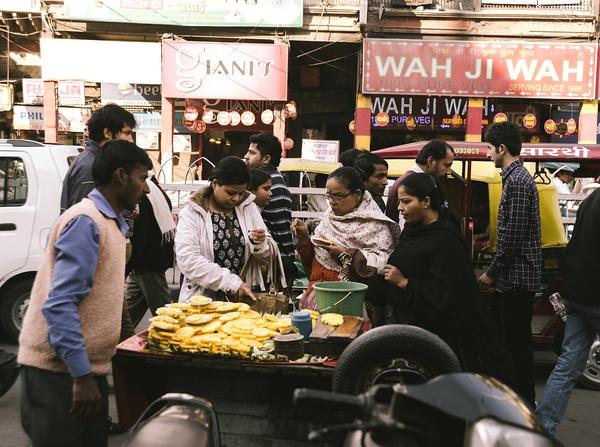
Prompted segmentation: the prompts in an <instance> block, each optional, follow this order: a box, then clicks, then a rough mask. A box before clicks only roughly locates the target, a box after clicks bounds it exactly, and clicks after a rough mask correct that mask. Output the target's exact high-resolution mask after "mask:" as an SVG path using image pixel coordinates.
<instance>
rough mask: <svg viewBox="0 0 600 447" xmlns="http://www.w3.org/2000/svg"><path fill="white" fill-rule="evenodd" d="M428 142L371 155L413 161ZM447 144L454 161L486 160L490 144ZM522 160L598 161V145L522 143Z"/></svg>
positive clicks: (599, 156)
mask: <svg viewBox="0 0 600 447" xmlns="http://www.w3.org/2000/svg"><path fill="white" fill-rule="evenodd" d="M427 143H428V141H417V142H415V143H409V144H401V145H399V146H392V147H388V148H385V149H380V150H378V151H374V153H375V154H377V155H379V156H380V157H383V158H400V159H415V158H416V156H417V154H418V153H419V151H420V150H421V149H422V148H423V146H425V144H427ZM448 143H449V144H450V145H451V146H452V147H453V148H454V152H455V158H456V159H457V160H488V157H487V154H488V150H489V149H492V145H491V144H489V143H484V142H481V143H470V142H465V141H448ZM521 159H522V160H523V161H575V160H600V144H572V143H565V144H561V143H546V144H544V143H542V144H528V143H524V144H523V149H522V150H521Z"/></svg>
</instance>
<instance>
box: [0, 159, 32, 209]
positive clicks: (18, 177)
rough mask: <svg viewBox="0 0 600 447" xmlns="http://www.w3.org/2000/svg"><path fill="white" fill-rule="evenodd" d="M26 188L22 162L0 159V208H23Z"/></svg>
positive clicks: (26, 183) (25, 176)
mask: <svg viewBox="0 0 600 447" xmlns="http://www.w3.org/2000/svg"><path fill="white" fill-rule="evenodd" d="M27 187H28V182H27V173H26V172H25V164H24V163H23V160H22V159H20V158H13V157H0V206H23V205H24V204H25V202H26V201H27Z"/></svg>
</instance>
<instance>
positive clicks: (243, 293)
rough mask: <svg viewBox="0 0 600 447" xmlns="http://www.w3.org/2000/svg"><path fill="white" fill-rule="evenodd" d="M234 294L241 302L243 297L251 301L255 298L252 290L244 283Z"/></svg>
mask: <svg viewBox="0 0 600 447" xmlns="http://www.w3.org/2000/svg"><path fill="white" fill-rule="evenodd" d="M235 294H236V296H237V298H238V300H239V301H241V300H242V298H244V297H248V298H250V299H251V300H252V301H256V297H255V296H254V293H252V288H251V287H250V286H249V285H248V284H246V283H245V282H243V283H242V284H241V285H240V287H239V289H237V292H236V293H235Z"/></svg>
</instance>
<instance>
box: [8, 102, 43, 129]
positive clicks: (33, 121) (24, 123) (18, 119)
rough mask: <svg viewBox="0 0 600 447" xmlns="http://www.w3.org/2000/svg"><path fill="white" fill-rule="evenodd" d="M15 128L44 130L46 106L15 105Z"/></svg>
mask: <svg viewBox="0 0 600 447" xmlns="http://www.w3.org/2000/svg"><path fill="white" fill-rule="evenodd" d="M13 128H14V129H16V130H44V108H43V107H41V106H14V107H13Z"/></svg>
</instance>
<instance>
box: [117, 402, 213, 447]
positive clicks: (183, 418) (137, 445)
mask: <svg viewBox="0 0 600 447" xmlns="http://www.w3.org/2000/svg"><path fill="white" fill-rule="evenodd" d="M170 445H177V446H179V447H192V446H193V447H213V446H214V447H218V446H219V445H221V441H220V434H219V422H218V420H217V415H216V413H215V411H214V410H213V407H212V405H211V403H210V402H208V401H207V400H205V399H201V398H199V397H194V396H191V395H189V394H183V393H169V394H165V395H164V396H162V397H161V398H159V399H157V400H155V401H154V402H152V404H150V406H149V407H148V408H147V409H146V411H144V414H142V416H140V418H139V419H138V421H137V422H136V424H135V425H134V426H133V427H132V428H131V430H130V431H129V435H128V436H127V440H126V441H125V443H124V444H123V446H124V447H125V446H126V447H165V446H170Z"/></svg>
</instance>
